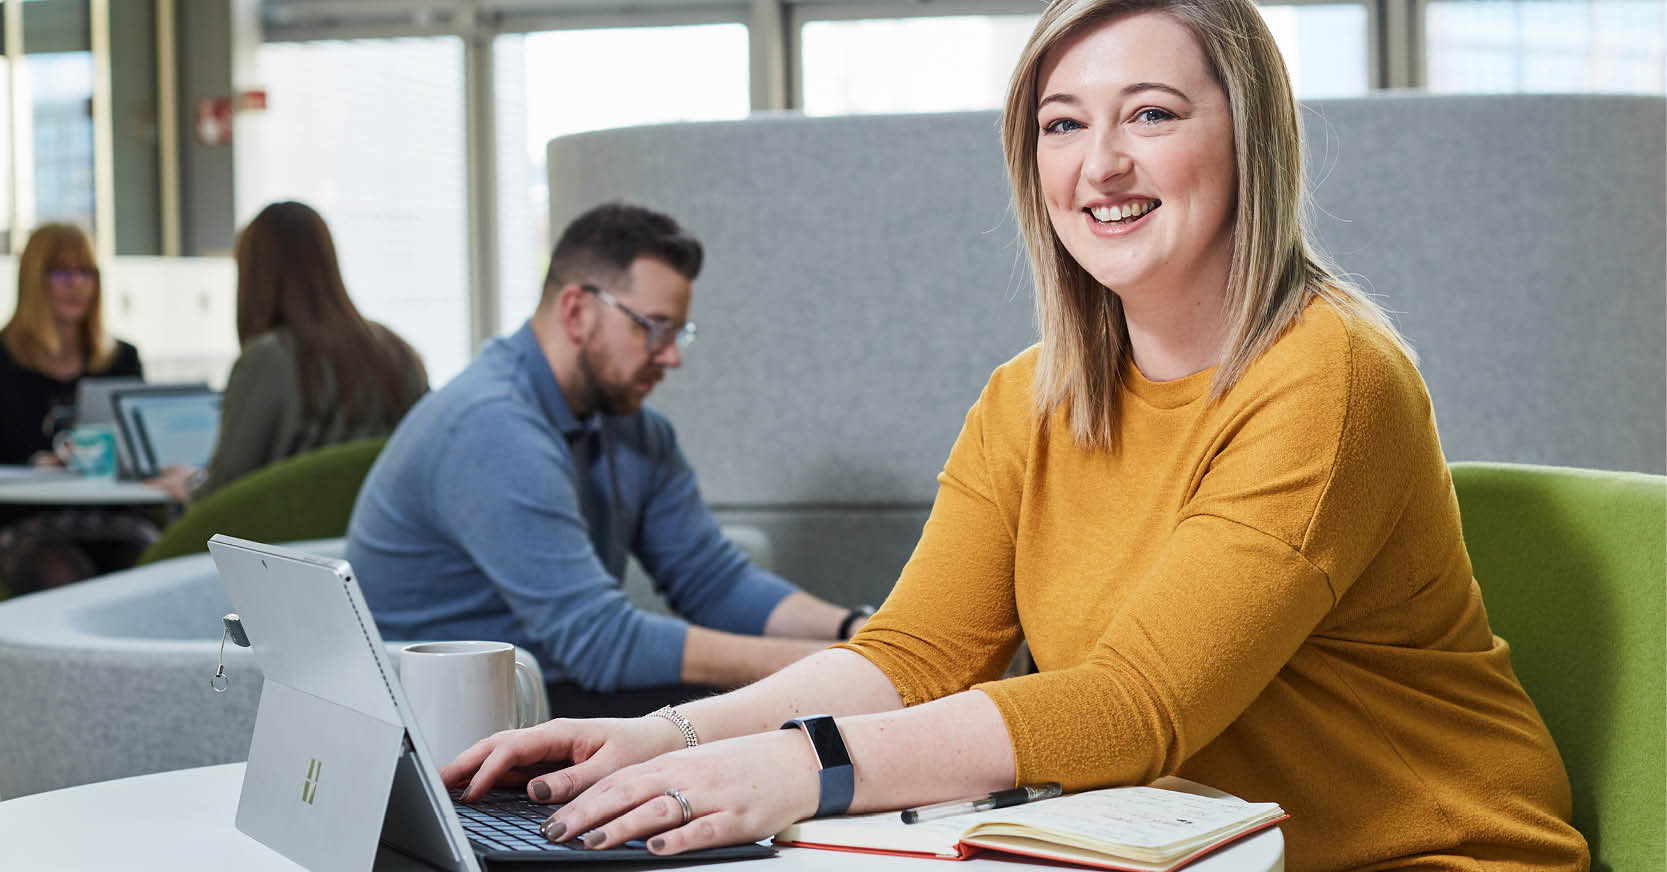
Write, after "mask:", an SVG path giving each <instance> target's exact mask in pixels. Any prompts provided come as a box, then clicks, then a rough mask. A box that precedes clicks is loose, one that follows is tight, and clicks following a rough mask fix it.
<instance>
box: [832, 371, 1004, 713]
mask: <svg viewBox="0 0 1667 872" xmlns="http://www.w3.org/2000/svg"><path fill="white" fill-rule="evenodd" d="M989 395H990V388H988V387H986V389H985V394H984V396H982V397H980V399H979V402H978V403H977V404H975V405H974V406H973V407H972V410H971V411H969V412H968V413H967V418H966V423H965V425H964V426H963V427H962V429H961V435H960V436H959V437H958V438H957V439H956V440H955V446H954V448H953V449H951V450H950V453H949V460H948V461H947V462H946V463H945V464H944V469H943V472H942V473H940V474H939V475H938V494H937V498H936V499H935V500H934V501H933V503H932V513H931V515H930V516H929V517H928V518H927V520H926V526H925V528H924V529H923V530H922V531H921V536H920V541H919V543H918V544H916V546H915V550H914V554H913V555H911V556H910V557H909V561H908V563H906V564H905V565H904V567H903V572H902V574H901V576H900V577H899V578H898V580H897V584H896V586H895V587H893V588H892V591H891V594H890V595H889V596H887V597H886V601H885V603H884V604H882V605H881V606H880V609H879V610H878V611H877V612H875V614H874V616H873V617H872V618H870V619H869V620H868V622H867V623H866V624H865V625H863V628H862V629H861V630H860V631H859V632H858V633H857V635H856V636H855V637H854V638H852V639H851V641H850V642H848V643H845V644H843V645H841V646H839V647H845V648H849V649H851V650H853V651H856V652H857V653H859V654H861V655H863V656H864V657H866V658H868V660H869V661H870V662H872V663H873V664H874V665H875V666H877V667H878V668H879V669H880V671H881V672H884V673H885V674H886V676H887V677H888V678H890V679H891V682H892V685H893V686H894V687H895V688H896V689H897V692H898V695H899V696H901V697H902V699H903V703H904V705H918V704H920V703H923V702H929V701H931V700H934V699H937V698H939V697H943V696H948V695H950V694H953V693H958V692H960V691H963V690H966V689H967V688H968V687H970V686H972V685H973V684H974V683H975V682H979V681H988V680H990V679H994V678H996V677H998V676H1000V675H1001V674H1002V672H1003V671H1004V670H1005V669H1006V667H1007V664H1008V662H1010V661H1011V660H1012V658H1013V653H1014V651H1015V650H1017V648H1018V645H1019V639H1020V632H1019V616H1018V608H1017V605H1016V604H1015V600H1014V595H1013V543H1014V539H1013V536H1014V527H1013V524H1012V522H1011V521H1010V519H1009V517H1008V515H1007V512H1006V511H1004V507H1003V506H1002V505H1001V504H1000V503H999V502H998V500H997V499H996V496H995V494H994V491H993V489H992V486H991V479H990V475H989V467H988V460H987V457H986V444H985V440H986V428H985V417H984V416H985V411H984V407H985V404H986V403H987V402H989V399H990V397H989Z"/></svg>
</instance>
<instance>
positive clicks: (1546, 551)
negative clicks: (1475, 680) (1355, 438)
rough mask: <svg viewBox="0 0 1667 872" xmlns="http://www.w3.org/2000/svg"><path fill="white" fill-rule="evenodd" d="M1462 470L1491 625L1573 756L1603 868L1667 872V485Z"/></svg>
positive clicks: (1632, 478) (1504, 467)
mask: <svg viewBox="0 0 1667 872" xmlns="http://www.w3.org/2000/svg"><path fill="white" fill-rule="evenodd" d="M1452 472H1453V487H1454V490H1455V491H1457V493H1458V498H1459V511H1460V513H1461V516H1462V518H1463V522H1464V541H1465V546H1466V548H1467V549H1468V550H1469V552H1470V559H1471V563H1472V564H1473V565H1474V567H1475V571H1476V581H1477V583H1478V584H1479V585H1480V586H1481V588H1482V595H1483V600H1484V601H1485V602H1486V604H1487V610H1488V621H1489V623H1490V624H1491V625H1492V626H1493V631H1494V633H1496V634H1497V635H1499V636H1500V637H1501V638H1503V639H1505V640H1506V641H1507V642H1509V643H1510V646H1511V666H1512V668H1513V669H1514V670H1515V671H1516V674H1517V678H1518V680H1520V681H1521V682H1522V686H1523V687H1524V688H1525V689H1526V690H1527V691H1528V695H1529V697H1531V698H1532V699H1533V700H1534V705H1535V706H1536V707H1538V708H1539V710H1540V716H1541V717H1543V718H1544V719H1545V723H1546V726H1547V727H1548V728H1549V729H1550V730H1551V735H1552V738H1553V739H1555V740H1556V742H1557V749H1558V750H1559V751H1560V752H1562V755H1563V763H1564V765H1565V766H1567V767H1568V773H1569V783H1570V785H1571V787H1572V788H1573V791H1574V825H1575V827H1576V828H1577V829H1579V830H1580V831H1581V833H1583V834H1585V836H1586V841H1587V842H1588V843H1589V844H1590V845H1591V848H1592V868H1593V869H1594V870H1604V869H1609V870H1615V872H1630V870H1635V869H1636V870H1645V869H1663V868H1667V854H1664V852H1667V847H1664V846H1667V811H1664V808H1667V805H1664V803H1667V640H1664V629H1667V605H1664V601H1667V477H1662V476H1659V475H1644V474H1641V473H1625V472H1600V471H1596V470H1586V469H1564V468H1557V467H1543V466H1519V465H1514V464H1503V463H1455V464H1453V465H1452Z"/></svg>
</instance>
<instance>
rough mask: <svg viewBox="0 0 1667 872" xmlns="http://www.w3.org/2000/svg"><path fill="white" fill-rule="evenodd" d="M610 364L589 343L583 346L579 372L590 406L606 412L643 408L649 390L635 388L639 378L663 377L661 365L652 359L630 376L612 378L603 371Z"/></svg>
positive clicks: (634, 411) (616, 413) (616, 414)
mask: <svg viewBox="0 0 1667 872" xmlns="http://www.w3.org/2000/svg"><path fill="white" fill-rule="evenodd" d="M605 370H606V367H604V366H603V365H602V361H600V360H598V359H597V357H596V355H595V354H594V353H593V352H592V350H591V348H590V347H588V346H586V347H582V348H580V349H579V375H580V376H581V377H582V378H583V380H584V390H585V395H586V400H587V402H586V404H585V405H586V406H587V407H588V408H591V409H595V410H597V411H599V412H601V413H602V414H604V415H615V416H620V415H631V414H635V413H636V412H637V411H638V410H640V409H641V408H642V404H643V400H644V399H646V398H647V396H648V395H647V394H646V393H643V392H640V391H638V390H636V389H635V385H636V384H638V383H639V382H643V381H648V380H650V379H652V380H653V381H656V382H657V381H659V380H660V376H661V373H660V372H659V371H658V370H659V367H657V366H655V365H653V364H652V363H650V364H648V365H646V366H644V367H642V368H641V369H639V370H637V371H636V372H635V373H632V375H631V377H630V378H629V379H626V380H625V381H622V382H615V381H609V380H608V378H607V376H605V375H603V373H604V371H605Z"/></svg>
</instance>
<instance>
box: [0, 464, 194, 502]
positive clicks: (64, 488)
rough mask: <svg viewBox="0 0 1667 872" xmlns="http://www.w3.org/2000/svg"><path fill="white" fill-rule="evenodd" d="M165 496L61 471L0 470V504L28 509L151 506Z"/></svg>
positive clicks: (136, 485) (144, 487)
mask: <svg viewBox="0 0 1667 872" xmlns="http://www.w3.org/2000/svg"><path fill="white" fill-rule="evenodd" d="M172 501H173V498H172V497H169V496H168V495H167V494H166V493H163V492H162V491H160V490H158V489H156V488H153V487H150V486H149V485H146V484H144V483H143V482H137V481H112V480H110V479H93V478H82V477H81V476H79V475H75V474H73V473H69V472H64V471H62V470H52V469H47V470H30V469H28V468H27V467H17V466H3V467H0V503H6V504H11V505H30V506H154V505H161V504H163V503H169V502H172Z"/></svg>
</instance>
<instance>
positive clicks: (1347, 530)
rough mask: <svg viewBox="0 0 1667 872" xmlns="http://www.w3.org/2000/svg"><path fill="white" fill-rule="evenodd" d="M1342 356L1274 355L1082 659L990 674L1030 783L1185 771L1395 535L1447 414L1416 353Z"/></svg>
mask: <svg viewBox="0 0 1667 872" xmlns="http://www.w3.org/2000/svg"><path fill="white" fill-rule="evenodd" d="M1377 351H1382V349H1381V348H1380V349H1377ZM1344 353H1346V354H1347V355H1348V357H1349V360H1347V361H1341V360H1339V361H1335V363H1337V364H1341V365H1339V366H1336V367H1331V366H1317V367H1312V368H1307V369H1305V368H1304V367H1301V366H1296V365H1290V366H1284V365H1283V364H1282V363H1281V362H1275V366H1274V367H1272V368H1273V369H1281V368H1282V369H1283V372H1282V373H1281V374H1280V375H1279V376H1278V378H1276V379H1273V380H1272V383H1271V384H1270V381H1269V380H1267V379H1264V380H1262V382H1261V383H1260V384H1247V389H1248V390H1247V394H1248V395H1242V396H1241V401H1240V404H1239V406H1238V409H1239V411H1237V412H1234V413H1233V416H1232V419H1231V420H1230V421H1229V422H1228V424H1227V425H1226V426H1225V427H1224V428H1223V430H1222V431H1221V432H1222V433H1224V434H1226V435H1225V436H1224V437H1223V440H1222V441H1221V443H1220V444H1218V445H1216V446H1215V447H1214V449H1213V450H1212V452H1211V453H1210V455H1209V461H1208V463H1207V466H1206V468H1205V469H1204V471H1203V476H1202V478H1201V479H1200V481H1199V483H1198V486H1197V488H1196V489H1195V491H1194V494H1193V496H1192V498H1191V499H1190V500H1188V501H1187V503H1186V505H1184V506H1183V507H1182V509H1181V511H1180V512H1179V520H1178V522H1177V524H1176V526H1175V527H1174V529H1173V532H1172V533H1171V534H1170V536H1169V537H1168V539H1167V541H1166V542H1165V543H1164V544H1163V546H1162V548H1161V550H1160V551H1159V553H1158V556H1157V559H1156V561H1155V562H1154V563H1153V565H1151V566H1150V568H1149V569H1148V570H1147V571H1146V572H1144V574H1143V575H1142V577H1141V578H1139V579H1138V581H1136V582H1135V583H1134V585H1133V586H1132V588H1131V589H1130V592H1129V594H1128V596H1127V598H1126V600H1125V601H1124V603H1123V605H1122V607H1121V608H1120V609H1119V610H1118V612H1117V614H1116V616H1115V618H1114V619H1113V620H1112V621H1111V622H1110V624H1109V626H1107V627H1106V628H1105V629H1104V631H1103V633H1102V634H1101V636H1100V637H1099V639H1098V641H1097V643H1096V644H1095V645H1094V647H1093V650H1092V651H1091V652H1090V654H1089V656H1088V657H1087V658H1086V659H1085V660H1084V661H1083V662H1081V663H1079V664H1078V665H1076V666H1073V667H1070V668H1065V669H1060V670H1057V671H1054V672H1046V673H1041V674H1037V675H1029V676H1023V677H1019V678H1015V679H1011V680H1007V681H1000V682H993V683H990V684H985V685H981V686H980V689H981V690H983V691H984V692H985V693H987V694H989V696H990V697H991V698H992V699H993V700H994V701H995V703H996V706H997V707H998V708H999V709H1000V711H1001V713H1002V716H1003V718H1004V719H1005V721H1006V723H1007V726H1008V730H1009V733H1010V734H1011V736H1012V739H1013V746H1014V754H1015V759H1016V761H1017V775H1018V780H1019V781H1020V782H1021V783H1024V782H1034V781H1049V780H1057V781H1059V782H1061V783H1062V784H1064V785H1065V787H1066V789H1067V790H1071V789H1084V788H1089V787H1099V786H1106V785H1114V784H1143V783H1147V782H1149V781H1151V780H1152V779H1154V778H1157V777H1159V776H1163V775H1169V774H1173V773H1175V772H1176V771H1177V770H1178V769H1179V768H1180V767H1181V765H1182V764H1183V763H1184V762H1185V761H1186V760H1187V759H1188V758H1189V757H1190V756H1192V755H1193V754H1194V753H1195V752H1197V751H1198V750H1199V749H1200V748H1202V747H1204V746H1205V745H1206V744H1208V743H1209V742H1210V741H1211V740H1213V739H1214V738H1215V737H1216V736H1217V735H1218V734H1220V733H1221V732H1222V731H1223V730H1224V729H1226V728H1227V727H1228V726H1229V725H1230V724H1231V723H1232V722H1233V721H1234V720H1235V719H1237V718H1238V717H1239V715H1240V714H1241V713H1243V712H1244V711H1245V709H1246V708H1248V707H1249V706H1250V705H1251V704H1252V702H1253V701H1254V700H1255V699H1256V697H1257V696H1258V695H1259V694H1260V693H1261V692H1262V690H1263V689H1264V688H1265V687H1266V686H1267V685H1268V684H1269V683H1270V682H1271V681H1272V680H1273V679H1274V677H1275V675H1277V674H1278V673H1279V672H1280V670H1281V669H1283V668H1284V667H1285V666H1286V664H1287V663H1289V662H1290V661H1291V659H1292V658H1293V656H1294V655H1295V654H1296V653H1297V651H1298V649H1299V648H1300V647H1301V646H1302V645H1303V644H1304V642H1305V641H1306V640H1307V639H1308V638H1309V636H1310V635H1311V634H1312V633H1314V632H1315V630H1316V628H1317V627H1319V626H1320V624H1321V622H1322V621H1323V620H1325V618H1326V617H1327V615H1328V613H1330V612H1331V610H1332V608H1333V607H1334V605H1335V604H1336V602H1337V600H1338V598H1339V597H1341V596H1342V595H1343V594H1344V593H1345V592H1346V591H1347V590H1348V589H1349V587H1350V585H1351V584H1352V583H1353V581H1354V580H1355V579H1356V578H1357V577H1358V575H1359V574H1360V573H1361V571H1362V570H1363V569H1364V567H1365V566H1366V565H1367V564H1368V563H1369V562H1370V561H1371V559H1372V557H1373V556H1374V555H1375V554H1377V553H1378V551H1379V550H1380V549H1381V548H1382V546H1383V543H1384V540H1385V538H1386V537H1387V536H1388V535H1389V534H1390V532H1391V530H1392V529H1393V528H1394V526H1395V524H1396V522H1397V519H1398V518H1399V516H1400V514H1401V512H1402V510H1403V508H1404V505H1405V500H1406V495H1407V493H1408V487H1407V484H1406V482H1407V476H1406V475H1405V474H1404V470H1405V467H1406V464H1407V463H1408V462H1409V461H1408V459H1407V458H1409V457H1414V456H1420V455H1423V454H1424V453H1425V452H1422V451H1418V450H1409V449H1412V448H1414V447H1415V446H1416V445H1417V444H1418V443H1420V442H1423V441H1430V442H1433V423H1432V422H1431V421H1430V419H1429V415H1428V401H1427V397H1426V396H1425V395H1424V393H1423V391H1422V389H1421V386H1420V385H1421V383H1419V382H1418V381H1417V375H1416V371H1414V370H1412V368H1411V366H1410V364H1408V363H1405V361H1404V358H1403V359H1402V360H1401V361H1400V362H1399V363H1395V362H1388V361H1385V360H1384V359H1383V358H1382V356H1381V355H1377V356H1376V359H1375V360H1373V361H1372V362H1371V363H1369V364H1367V365H1365V366H1362V365H1361V361H1360V360H1359V359H1358V357H1359V355H1357V354H1355V349H1352V348H1349V349H1346V351H1345V352H1344ZM1322 363H1326V362H1322ZM1385 363H1387V364H1388V365H1384V364H1385ZM1402 364H1404V365H1402ZM1333 373H1335V374H1333ZM1247 381H1248V377H1247ZM1411 462H1420V461H1411Z"/></svg>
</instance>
